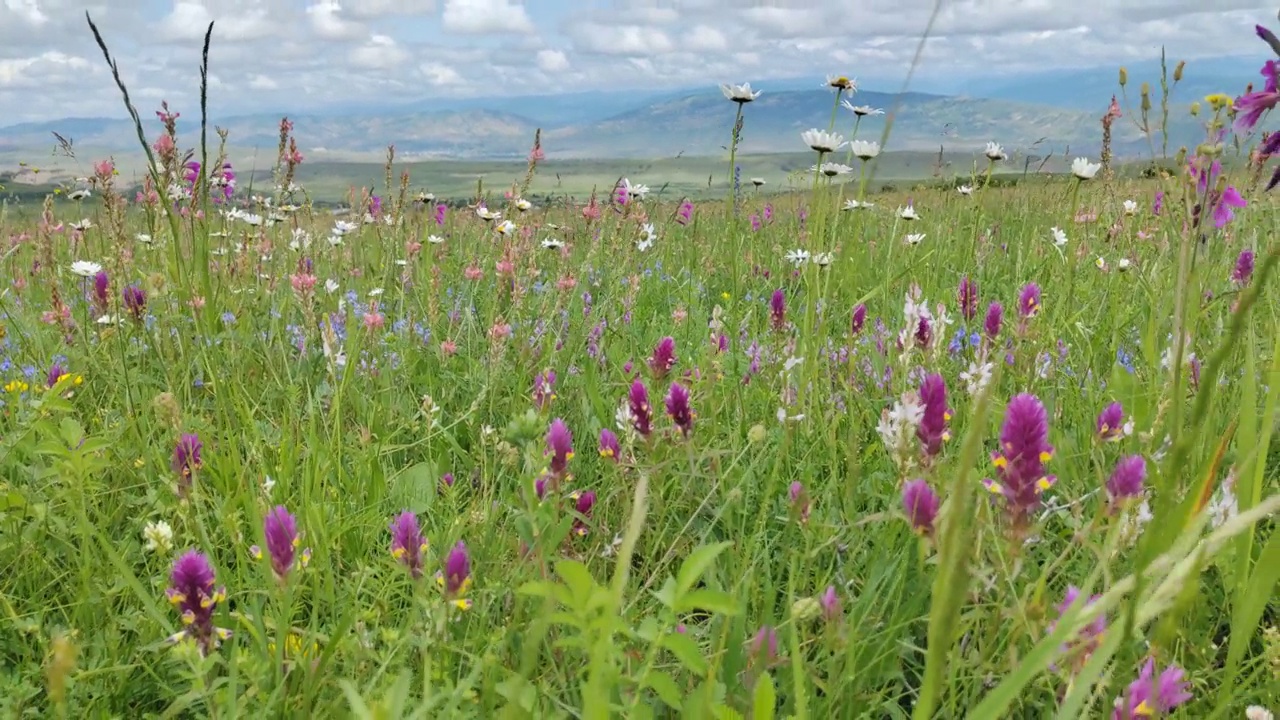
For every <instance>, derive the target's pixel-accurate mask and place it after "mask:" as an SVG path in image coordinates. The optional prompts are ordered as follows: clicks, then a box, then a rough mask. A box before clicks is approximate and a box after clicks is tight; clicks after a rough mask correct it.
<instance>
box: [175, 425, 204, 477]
mask: <svg viewBox="0 0 1280 720" xmlns="http://www.w3.org/2000/svg"><path fill="white" fill-rule="evenodd" d="M203 449H204V443H203V442H201V441H200V436H199V435H196V434H195V433H183V434H182V437H179V438H178V442H177V443H176V444H174V446H173V460H172V462H171V463H170V464H171V466H172V468H173V471H174V472H175V473H177V474H178V475H179V476H180V477H182V478H187V479H189V478H190V477H191V476H192V475H193V474H195V471H196V470H199V469H200V467H201V465H202V464H203V462H202V461H201V459H200V451H201V450H203Z"/></svg>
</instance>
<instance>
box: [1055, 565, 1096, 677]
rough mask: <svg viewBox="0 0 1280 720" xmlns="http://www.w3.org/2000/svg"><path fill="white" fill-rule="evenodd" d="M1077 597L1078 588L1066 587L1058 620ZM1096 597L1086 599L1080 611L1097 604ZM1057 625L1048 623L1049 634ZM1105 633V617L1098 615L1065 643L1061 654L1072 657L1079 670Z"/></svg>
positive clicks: (1073, 586) (1056, 623)
mask: <svg viewBox="0 0 1280 720" xmlns="http://www.w3.org/2000/svg"><path fill="white" fill-rule="evenodd" d="M1079 597H1080V588H1078V587H1076V586H1075V585H1070V586H1068V587H1067V592H1066V593H1065V594H1064V595H1063V596H1062V602H1060V603H1058V605H1057V610H1058V618H1059V619H1061V618H1062V616H1063V615H1065V614H1066V612H1067V610H1068V609H1069V608H1070V607H1071V604H1072V603H1074V602H1076V600H1077V599H1079ZM1098 597H1099V596H1098V595H1094V596H1092V597H1090V598H1088V599H1086V600H1085V601H1084V603H1082V606H1081V610H1083V609H1084V608H1085V607H1088V606H1089V605H1091V604H1093V603H1095V602H1097V601H1098ZM1057 625H1058V622H1057V621H1056V620H1055V621H1054V622H1052V623H1050V624H1049V632H1050V633H1052V632H1053V631H1054V629H1055V628H1056V627H1057ZM1106 631H1107V616H1106V615H1105V614H1102V613H1099V614H1098V616H1097V617H1095V618H1094V619H1093V620H1092V621H1090V622H1089V624H1088V625H1085V626H1084V627H1083V628H1081V629H1080V632H1079V634H1078V635H1075V636H1074V637H1072V638H1070V639H1068V640H1067V642H1066V643H1065V644H1064V645H1063V646H1062V652H1063V653H1064V654H1072V655H1074V657H1073V662H1074V664H1075V666H1076V667H1077V668H1080V667H1082V666H1083V665H1084V663H1085V662H1086V661H1088V659H1089V655H1090V654H1092V653H1093V651H1094V650H1096V649H1097V648H1098V645H1099V644H1100V643H1101V642H1102V635H1103V633H1105V632H1106Z"/></svg>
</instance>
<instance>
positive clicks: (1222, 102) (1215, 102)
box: [1204, 93, 1234, 111]
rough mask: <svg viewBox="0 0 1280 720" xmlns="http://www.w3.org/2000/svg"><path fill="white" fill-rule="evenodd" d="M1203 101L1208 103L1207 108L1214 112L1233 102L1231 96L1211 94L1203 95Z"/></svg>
mask: <svg viewBox="0 0 1280 720" xmlns="http://www.w3.org/2000/svg"><path fill="white" fill-rule="evenodd" d="M1204 101H1205V102H1207V103H1209V107H1211V108H1213V109H1214V110H1215V111H1217V110H1221V109H1223V108H1225V107H1227V106H1229V105H1231V103H1232V102H1234V101H1233V100H1232V99H1231V96H1230V95H1228V94H1226V93H1213V94H1211V95H1205V96H1204Z"/></svg>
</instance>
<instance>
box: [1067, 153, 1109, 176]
mask: <svg viewBox="0 0 1280 720" xmlns="http://www.w3.org/2000/svg"><path fill="white" fill-rule="evenodd" d="M1101 169H1102V164H1101V163H1091V162H1089V158H1082V157H1078V158H1076V159H1075V160H1072V161H1071V174H1072V175H1075V176H1076V177H1077V178H1079V179H1081V180H1092V179H1093V176H1094V175H1097V174H1098V171H1099V170H1101Z"/></svg>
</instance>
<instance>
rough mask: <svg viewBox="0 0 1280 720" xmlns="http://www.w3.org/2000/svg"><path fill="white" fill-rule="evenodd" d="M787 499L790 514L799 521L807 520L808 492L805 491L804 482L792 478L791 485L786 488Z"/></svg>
mask: <svg viewBox="0 0 1280 720" xmlns="http://www.w3.org/2000/svg"><path fill="white" fill-rule="evenodd" d="M787 499H788V500H790V501H791V514H792V516H793V517H795V519H797V520H798V521H800V522H801V523H805V522H808V521H809V510H810V509H811V508H810V503H809V493H807V492H805V489H804V484H803V483H801V482H800V481H799V480H793V481H792V482H791V486H790V487H788V488H787Z"/></svg>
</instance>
